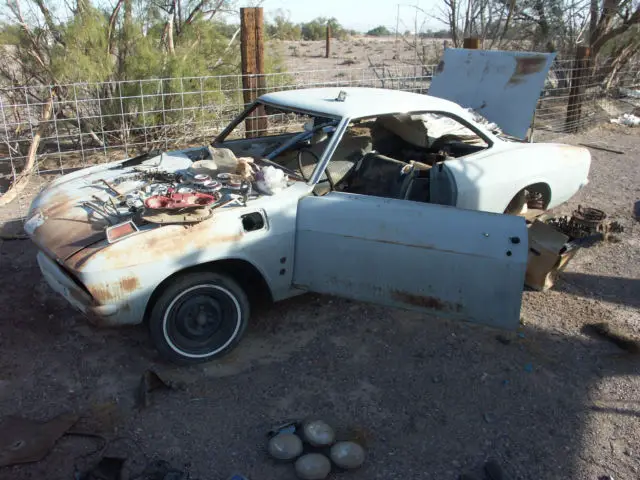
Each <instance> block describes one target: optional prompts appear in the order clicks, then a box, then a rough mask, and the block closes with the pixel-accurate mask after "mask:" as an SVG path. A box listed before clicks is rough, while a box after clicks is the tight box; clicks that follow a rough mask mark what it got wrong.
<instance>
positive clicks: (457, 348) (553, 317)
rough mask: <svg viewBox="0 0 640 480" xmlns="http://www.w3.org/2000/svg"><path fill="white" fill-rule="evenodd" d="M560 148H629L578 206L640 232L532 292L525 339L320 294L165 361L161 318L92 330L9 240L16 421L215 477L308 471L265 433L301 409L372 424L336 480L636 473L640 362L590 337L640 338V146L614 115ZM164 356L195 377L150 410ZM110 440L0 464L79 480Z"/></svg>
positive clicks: (183, 374) (583, 254) (0, 402)
mask: <svg viewBox="0 0 640 480" xmlns="http://www.w3.org/2000/svg"><path fill="white" fill-rule="evenodd" d="M537 138H538V140H542V138H541V135H539V136H538V137H537ZM561 140H564V141H566V142H568V143H573V144H577V143H580V142H585V141H587V142H598V143H600V144H602V145H608V146H611V147H614V148H616V149H620V150H624V151H625V152H626V153H625V154H624V155H616V154H613V153H608V152H603V151H596V150H594V151H592V155H593V163H592V174H591V183H590V184H589V185H588V186H587V187H586V188H585V189H584V190H583V191H582V192H580V193H579V194H578V195H577V196H576V197H575V198H574V199H572V200H571V202H570V203H569V204H568V205H565V206H563V207H562V208H560V209H559V211H561V212H563V213H569V212H570V211H571V210H572V209H573V208H575V207H576V206H577V205H578V204H582V205H589V206H594V207H598V208H601V209H603V210H605V211H606V212H607V213H608V214H609V216H610V218H611V219H612V220H617V221H619V222H621V223H622V224H623V225H624V227H625V229H626V231H625V233H624V234H623V235H621V242H619V243H603V244H600V245H598V246H596V247H593V248H590V249H585V250H582V251H580V252H579V254H578V256H577V257H576V258H575V259H574V261H573V262H572V263H571V264H570V265H569V268H568V270H567V271H566V273H564V275H562V277H561V279H560V281H559V282H558V284H557V286H556V287H555V288H554V289H553V290H552V291H549V292H546V293H537V292H532V291H526V292H525V293H524V300H523V309H522V318H523V325H522V327H521V329H520V332H519V334H518V333H507V334H505V333H503V332H498V331H496V330H492V329H489V328H483V327H478V326H473V325H469V324H464V323H455V322H449V321H446V320H442V319H437V318H433V317H431V316H428V315H421V314H416V313H408V312H405V311H401V310H394V309H388V308H383V307H378V306H374V305H368V304H362V303H356V302H350V301H346V300H341V299H337V298H332V297H326V296H317V295H306V296H303V297H300V298H297V299H294V300H291V301H287V302H284V303H281V304H277V305H274V306H272V307H269V308H264V309H262V310H260V311H258V312H256V314H255V316H254V318H253V320H252V323H251V326H250V329H249V332H248V335H247V337H246V338H245V340H243V342H242V343H241V345H240V346H239V348H238V349H237V350H236V351H234V352H233V353H232V354H231V355H230V356H228V357H227V358H225V359H223V360H222V361H219V362H213V363H210V364H207V365H203V366H198V367H193V368H183V369H175V368H172V367H170V366H168V365H165V364H162V363H160V362H159V360H158V359H157V357H156V354H155V352H154V350H153V348H152V347H151V345H150V342H149V339H148V337H147V334H146V331H145V329H144V328H143V327H138V328H130V329H124V330H98V329H94V328H92V327H90V326H88V325H87V323H86V322H85V320H84V319H83V318H82V317H81V316H80V315H79V314H77V313H76V312H75V311H73V310H72V309H70V308H69V306H68V305H67V304H66V302H65V301H64V300H63V299H61V298H58V297H57V296H56V295H55V294H53V293H52V292H51V291H50V290H49V289H48V287H47V286H46V285H45V283H44V281H43V280H42V278H41V276H40V273H39V271H38V268H37V265H36V262H35V249H34V247H33V245H32V244H31V243H30V242H28V241H5V242H3V243H2V244H0V269H1V272H2V289H1V290H0V295H1V300H0V318H1V319H2V322H1V323H0V346H1V350H2V355H1V356H0V414H1V415H8V414H14V415H20V416H25V417H28V418H34V419H47V418H50V417H52V416H54V415H56V414H59V413H61V412H63V411H67V410H72V411H75V412H78V413H79V414H80V415H81V419H80V421H79V423H78V424H77V426H76V427H75V428H76V430H81V429H82V430H85V431H89V432H94V433H100V434H103V435H105V436H106V437H107V438H109V439H118V440H115V441H114V442H113V443H112V444H111V445H110V446H109V448H108V450H107V453H108V454H113V455H123V456H126V457H127V458H128V461H127V464H126V465H127V468H128V471H129V472H134V473H135V472H138V471H140V469H141V468H142V467H143V466H144V464H145V463H146V461H148V460H149V459H152V458H164V459H166V460H168V461H170V462H172V463H173V464H174V465H175V466H176V467H180V468H185V469H188V470H189V471H190V472H191V473H192V475H193V476H194V477H197V478H201V479H225V478H227V476H228V475H230V474H231V473H232V472H234V471H242V472H244V473H245V474H246V475H247V476H248V477H249V478H251V479H252V480H258V479H275V478H278V479H283V480H286V479H293V478H295V476H294V473H293V469H292V467H291V466H288V465H276V464H274V463H273V462H271V461H270V460H269V459H268V458H267V457H266V455H265V451H264V450H265V441H266V437H265V434H266V432H267V430H268V429H269V428H270V427H271V426H272V424H275V423H278V422H280V421H281V420H283V419H288V418H296V417H304V416H317V417H321V418H325V419H328V420H330V421H332V422H333V423H334V424H335V425H336V426H337V427H338V430H339V432H340V433H342V434H344V435H348V434H349V432H351V434H354V432H357V434H358V436H359V437H360V438H364V441H365V443H366V447H367V450H368V458H367V461H366V463H365V466H364V467H363V468H362V469H361V470H359V471H356V472H353V473H348V474H340V475H336V476H334V477H332V478H344V479H347V478H350V479H353V480H357V479H385V480H389V479H395V478H398V479H400V478H403V479H406V478H438V479H455V478H457V476H458V475H459V474H461V473H462V472H465V471H469V472H475V473H478V472H479V471H480V469H481V466H482V464H483V462H484V461H485V459H487V458H488V457H494V458H497V459H498V460H499V461H500V462H501V463H502V465H503V466H504V468H505V469H506V471H507V472H508V473H509V474H510V475H511V476H512V478H520V479H531V480H534V479H535V480H541V479H576V480H578V479H579V480H582V479H597V478H599V477H600V476H603V475H611V476H612V477H613V478H615V479H616V480H621V479H628V480H632V479H637V478H638V477H639V476H640V469H639V467H640V407H639V403H638V394H637V392H638V391H640V376H639V373H640V362H639V359H640V357H638V356H632V355H627V354H624V353H623V352H622V351H621V350H619V349H618V348H617V347H616V346H614V345H612V344H610V343H607V342H605V341H602V340H597V339H593V338H590V337H587V336H585V335H583V334H581V333H580V329H581V327H582V326H583V325H584V324H585V323H588V322H601V321H607V322H610V323H611V324H613V325H616V326H618V327H619V328H620V329H622V330H624V331H626V332H628V333H629V334H631V335H636V336H638V334H639V333H640V308H639V307H640V263H639V262H638V258H639V257H640V226H639V224H638V221H637V219H636V218H635V217H634V203H635V204H636V208H638V203H637V202H638V201H639V200H640V187H639V185H640V157H639V156H638V151H639V150H640V138H639V137H638V134H637V129H636V130H632V129H623V128H613V127H609V126H607V127H605V128H599V129H596V130H592V131H590V132H588V133H585V134H583V135H580V136H572V137H565V138H562V139H561ZM35 187H36V185H34V189H35ZM27 201H28V198H27V197H24V198H22V199H21V202H23V203H25V202H27ZM16 205H17V204H16ZM12 208H13V207H12ZM15 208H16V209H14V210H11V209H9V208H5V209H3V210H1V211H0V214H2V220H3V227H2V228H3V231H4V232H11V231H15V230H17V229H19V226H20V222H19V220H16V218H17V216H18V215H17V208H18V207H15ZM500 333H502V335H504V336H505V337H506V338H507V339H508V340H509V342H508V344H504V343H503V342H500V341H498V340H497V339H496V336H497V335H498V334H500ZM503 340H504V339H503ZM149 367H154V368H157V369H159V370H160V371H164V372H165V373H166V374H168V375H172V376H173V378H175V379H178V380H179V381H180V382H181V383H182V384H183V385H184V388H183V389H181V390H168V391H157V392H154V393H153V394H152V398H151V399H152V404H151V406H150V407H148V408H146V409H138V408H136V406H135V390H136V387H137V385H138V382H139V379H140V375H141V374H142V373H143V372H144V371H145V369H147V368H149ZM95 448H96V444H95V441H94V440H91V439H83V438H77V437H67V438H63V439H62V440H60V441H59V442H58V443H57V444H56V446H55V448H54V449H53V450H52V451H51V452H50V454H49V455H48V456H47V457H46V458H45V459H44V460H43V461H41V462H38V463H34V464H29V465H23V466H15V467H7V468H3V469H0V478H2V479H27V478H31V479H44V478H47V479H51V480H57V479H60V480H62V479H69V478H73V471H74V465H77V466H78V468H83V467H86V466H87V465H89V464H90V463H91V462H92V461H95V460H96V456H95V455H94V456H92V455H89V456H87V457H81V456H82V455H85V454H90V453H91V452H92V451H94V450H95ZM479 478H481V477H479Z"/></svg>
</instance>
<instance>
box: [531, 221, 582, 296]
mask: <svg viewBox="0 0 640 480" xmlns="http://www.w3.org/2000/svg"><path fill="white" fill-rule="evenodd" d="M568 241H569V237H568V236H567V235H565V234H564V233H562V232H560V231H558V230H556V229H555V228H554V227H552V226H550V225H547V224H546V223H544V222H542V221H540V220H535V221H534V222H533V223H532V224H531V225H529V257H528V261H527V273H526V275H525V280H524V283H525V284H526V285H527V286H528V287H531V288H533V289H534V290H539V291H544V290H548V289H549V288H551V287H552V286H553V284H554V282H555V280H556V278H557V277H558V273H560V272H561V271H562V270H564V269H565V268H566V266H567V264H568V263H569V261H570V260H571V259H572V258H573V257H574V255H575V254H576V252H577V249H573V250H571V251H569V252H565V253H561V251H562V249H563V248H564V246H565V244H566V243H567V242H568Z"/></svg>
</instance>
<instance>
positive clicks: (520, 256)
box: [294, 192, 527, 328]
mask: <svg viewBox="0 0 640 480" xmlns="http://www.w3.org/2000/svg"><path fill="white" fill-rule="evenodd" d="M295 251H296V259H295V269H294V283H295V284H296V285H297V286H300V287H301V288H306V289H308V290H312V291H317V292H321V293H330V294H335V295H339V296H344V297H347V298H353V299H358V300H365V301H371V302H375V303H381V304H388V305H393V306H399V307H404V308H409V309H416V310H420V311H428V312H434V313H436V314H437V315H441V316H448V317H452V318H458V319H463V320H468V321H472V322H477V323H483V324H488V325H493V326H501V327H507V328H516V327H517V325H518V322H519V312H520V305H521V298H522V297H521V296H522V287H523V285H524V274H525V269H526V263H527V229H526V224H525V222H524V219H522V218H519V217H513V216H506V215H494V214H489V213H482V212H472V211H468V210H460V209H457V208H453V207H445V206H438V205H430V204H424V203H417V202H410V201H405V200H395V199H384V198H378V197H369V196H364V195H353V194H345V193H337V192H332V193H330V194H328V195H325V196H323V197H306V198H303V199H301V200H300V203H299V207H298V218H297V233H296V248H295Z"/></svg>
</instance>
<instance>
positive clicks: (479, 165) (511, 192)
mask: <svg viewBox="0 0 640 480" xmlns="http://www.w3.org/2000/svg"><path fill="white" fill-rule="evenodd" d="M590 164H591V156H590V154H589V151H588V150H587V149H586V148H582V147H575V146H572V145H563V144H551V143H548V144H547V143H511V142H503V141H499V142H496V143H495V144H494V145H493V147H491V148H489V149H487V150H485V151H483V152H480V153H478V154H476V155H470V156H468V157H464V158H459V159H455V160H448V161H447V162H446V165H447V167H449V169H450V170H451V172H452V173H453V176H454V178H455V181H456V185H457V188H458V199H457V204H456V205H457V206H458V207H459V208H466V209H471V210H483V211H488V212H495V213H503V212H504V210H505V208H506V207H507V205H508V204H509V202H510V201H511V199H512V198H513V197H514V196H515V195H516V194H517V193H518V192H519V191H520V190H521V189H523V188H525V187H527V186H528V185H532V184H535V183H546V184H547V185H549V187H550V189H551V200H550V203H549V206H548V208H553V207H555V206H557V205H559V204H561V203H564V202H566V201H567V200H569V199H570V198H571V197H572V196H573V195H575V194H576V192H577V191H578V190H579V189H580V188H581V187H582V186H584V185H585V184H586V183H587V182H588V175H589V168H590Z"/></svg>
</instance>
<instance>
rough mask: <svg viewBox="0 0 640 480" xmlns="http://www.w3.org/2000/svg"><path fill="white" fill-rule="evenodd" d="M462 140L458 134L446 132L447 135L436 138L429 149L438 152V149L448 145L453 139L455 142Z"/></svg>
mask: <svg viewBox="0 0 640 480" xmlns="http://www.w3.org/2000/svg"><path fill="white" fill-rule="evenodd" d="M460 140H461V139H460V137H459V136H458V135H454V134H445V135H442V136H441V137H438V138H436V139H435V140H434V141H433V143H432V144H431V146H430V147H429V150H431V151H432V152H435V153H438V151H440V150H442V149H443V148H445V147H447V146H448V144H449V143H450V142H452V141H454V142H455V141H460Z"/></svg>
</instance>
